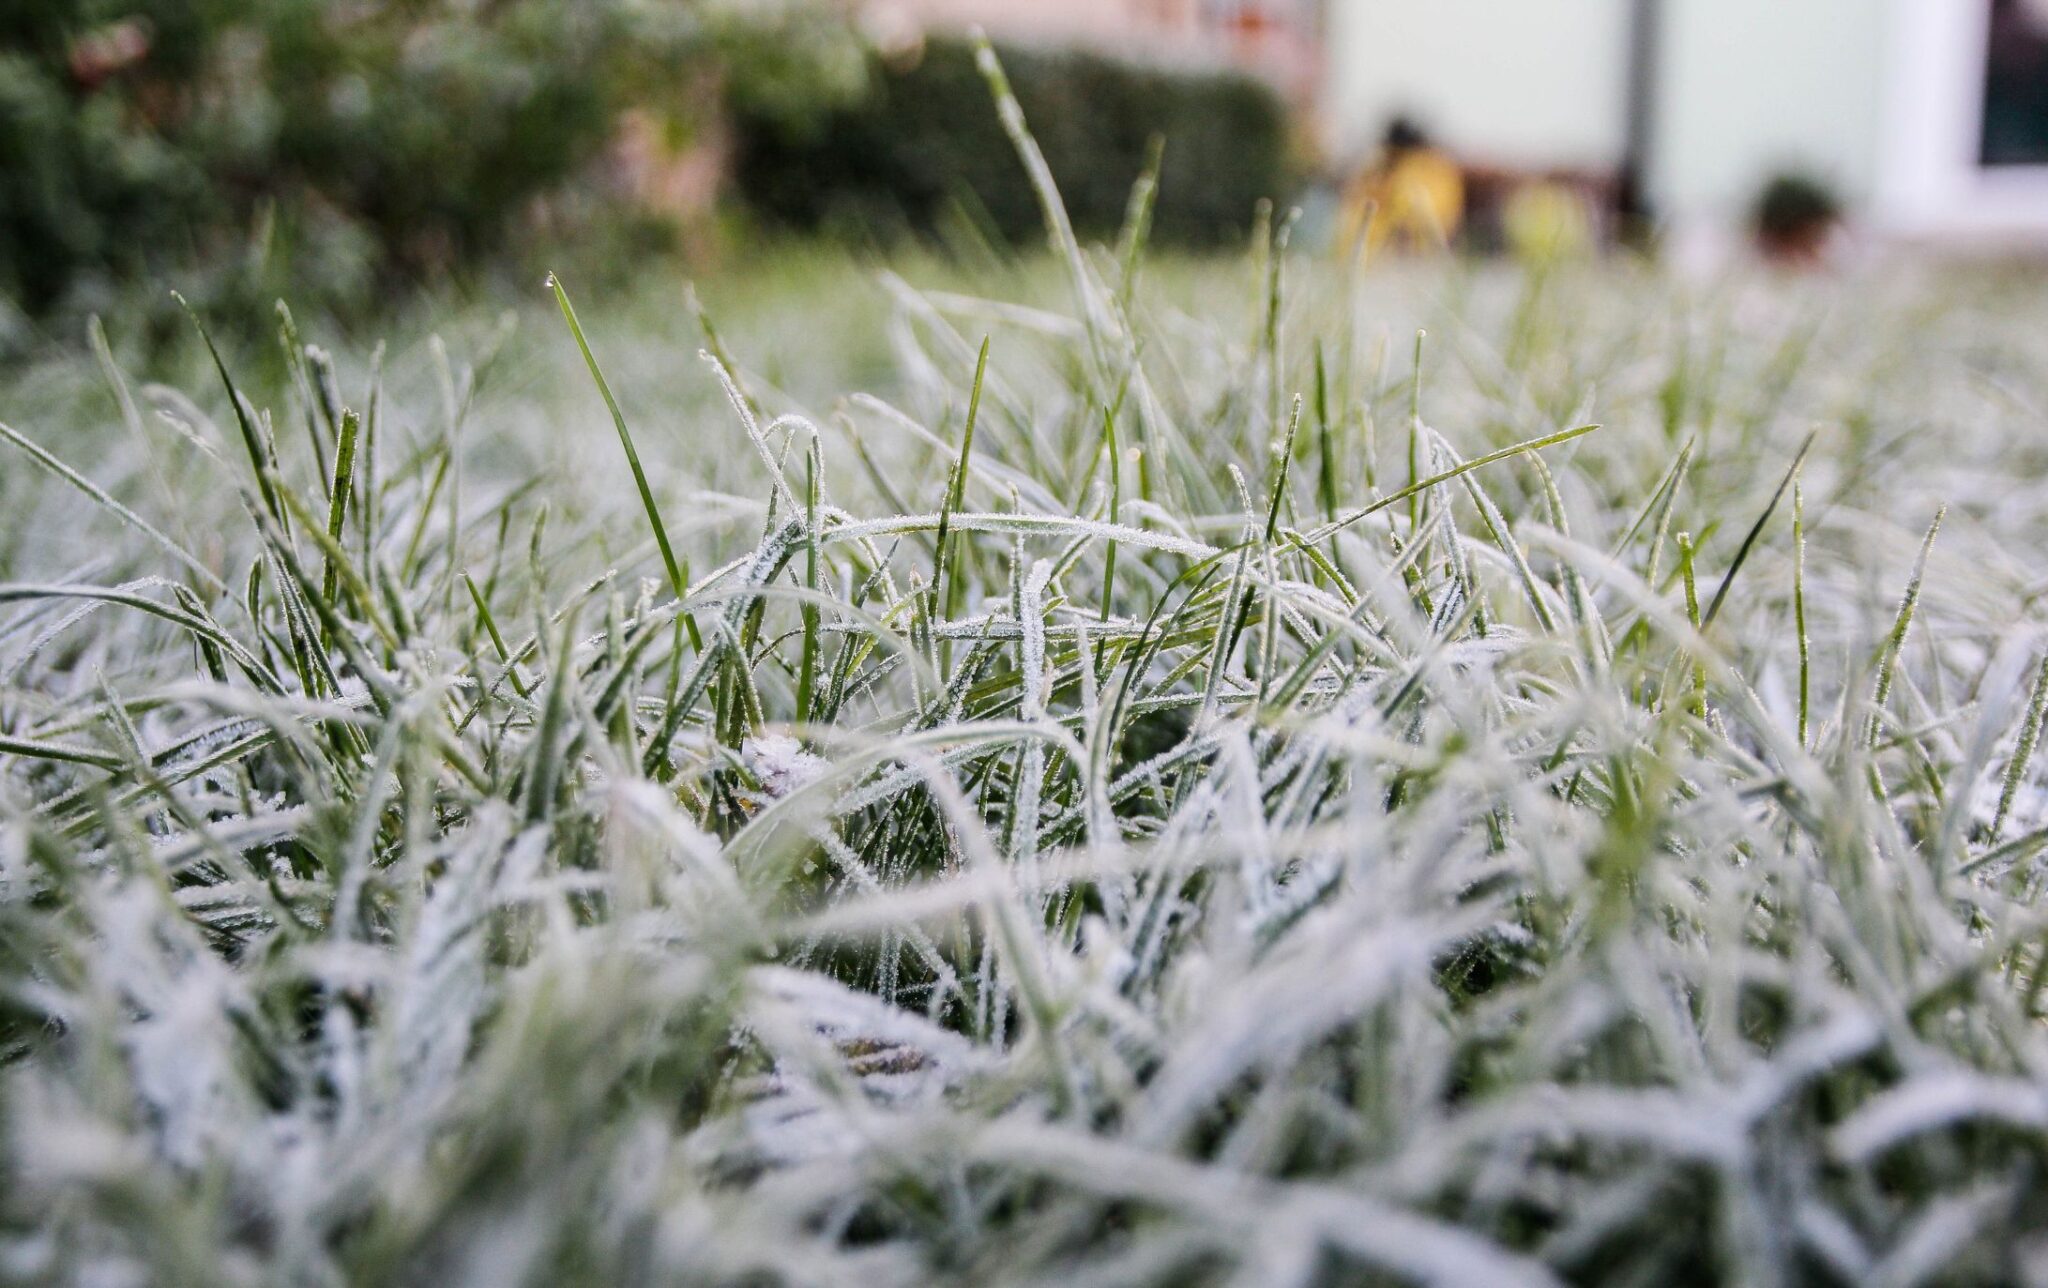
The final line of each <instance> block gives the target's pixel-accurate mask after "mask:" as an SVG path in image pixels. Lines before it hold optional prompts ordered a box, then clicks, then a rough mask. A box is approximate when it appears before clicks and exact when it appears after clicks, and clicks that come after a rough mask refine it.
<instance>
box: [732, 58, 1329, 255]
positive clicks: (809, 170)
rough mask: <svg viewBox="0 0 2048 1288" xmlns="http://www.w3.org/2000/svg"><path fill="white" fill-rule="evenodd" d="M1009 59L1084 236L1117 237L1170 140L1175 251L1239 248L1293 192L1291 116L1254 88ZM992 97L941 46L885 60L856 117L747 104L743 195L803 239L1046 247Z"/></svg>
mask: <svg viewBox="0 0 2048 1288" xmlns="http://www.w3.org/2000/svg"><path fill="white" fill-rule="evenodd" d="M1002 57H1003V64H1004V66H1005V68H1006V69H1007V70H1008V73H1009V77H1010V81H1011V84H1012V86H1013V88H1014V89H1015V91H1016V94H1017V99H1018V102H1019V103H1021V104H1022V106H1023V108H1024V112H1025V115H1026V116H1028V117H1029V118H1030V120H1031V122H1032V129H1033V132H1034V134H1035V135H1036V136H1037V139H1038V143H1039V146H1040V147H1041V148H1042V149H1043V150H1044V152H1045V156H1046V160H1047V162H1048V163H1049V164H1050V165H1051V167H1052V171H1053V174H1054V176H1055V178H1056V179H1057V180H1058V181H1059V185H1060V195H1061V197H1062V198H1063V199H1064V200H1065V203H1066V208H1067V211H1068V213H1069V214H1070V215H1071V217H1072V219H1073V221H1074V226H1075V228H1076V229H1077V230H1079V231H1080V232H1081V233H1082V234H1083V235H1106V234H1110V233H1113V232H1115V231H1116V230H1117V228H1118V226H1119V224H1120V223H1121V221H1122V220H1123V217H1124V214H1125V207H1126V205H1127V203H1128V201H1129V197H1130V191H1131V184H1132V182H1133V181H1134V180H1135V179H1136V178H1137V177H1138V176H1139V174H1140V173H1141V172H1142V171H1144V169H1145V168H1146V164H1147V160H1148V152H1149V149H1150V148H1151V146H1152V140H1153V138H1154V137H1155V136H1159V137H1163V138H1164V140H1165V143H1166V153H1165V164H1164V168H1163V171H1162V174H1161V177H1160V186H1159V193H1158V198H1157V203H1158V204H1157V211H1156V215H1155V218H1154V234H1155V236H1156V237H1157V238H1158V239H1159V240H1160V241H1161V242H1163V243H1168V244H1175V245H1186V246H1212V245H1217V244H1227V243H1231V242H1235V241H1238V240H1241V239H1242V237H1243V235H1244V230H1245V229H1246V228H1248V227H1249V226H1250V225H1251V222H1252V212H1253V208H1254V207H1255V206H1256V205H1257V203H1258V202H1259V200H1260V199H1261V198H1273V199H1281V198H1284V197H1286V196H1287V195H1288V193H1289V192H1290V191H1291V189H1292V186H1293V177H1292V175H1291V173H1290V169H1289V162H1290V141H1291V140H1290V134H1289V123H1288V114H1287V109H1286V106H1285V104H1284V103H1282V102H1281V100H1280V98H1279V97H1278V95H1277V94H1275V93H1274V92H1273V91H1272V90H1271V89H1270V88H1268V87H1267V86H1265V85H1264V84H1262V83H1260V82H1258V81H1256V80H1254V79H1252V78H1250V77H1247V76H1243V75H1238V74H1235V73H1225V72H1207V71H1187V70H1172V69H1165V68H1156V67H1145V66H1139V65H1136V64H1132V63H1128V62H1122V61H1119V60H1116V59H1112V58H1107V57H1104V56H1101V55H1098V54H1092V53H1086V52H1079V51H1058V52H1054V51H1045V50H1034V49H1005V50H1004V51H1003V55H1002ZM987 97H988V87H987V86H986V85H985V84H984V83H983V80H982V77H981V75H980V73H979V72H978V71H977V70H976V69H975V65H974V51H973V49H972V47H970V46H969V45H967V44H965V43H964V42H961V41H957V40H951V39H933V40H931V41H929V42H928V43H927V44H926V45H925V46H924V48H923V49H922V51H921V54H920V55H919V57H918V58H917V59H916V61H915V62H914V63H911V64H910V65H908V66H902V67H897V66H892V65H891V64H889V63H888V62H886V61H884V60H882V59H880V58H879V57H878V58H877V59H876V60H875V61H874V63H873V65H872V67H871V78H870V90H869V93H868V94H867V95H866V96H865V97H864V98H862V99H861V100H859V101H858V102H855V103H852V104H849V105H845V106H840V107H831V106H827V107H826V108H824V109H823V110H818V111H813V112H809V113H803V114H797V115H792V114H790V113H788V112H783V111H775V110H764V109H763V108H762V107H761V106H760V105H759V104H758V103H757V102H756V101H754V100H753V99H751V98H743V99H739V100H736V101H735V103H734V107H735V125H736V129H737V134H738V151H739V156H738V162H737V175H736V180H737V185H738V188H739V191H740V194H741V196H742V197H743V198H744V199H745V200H746V201H747V202H748V203H749V204H750V205H751V206H752V207H753V208H754V209H755V210H756V211H758V212H760V213H761V214H762V215H763V216H765V217H766V218H768V219H769V220H771V221H773V222H776V223H780V224H784V225H787V226H791V227H795V228H802V229H816V228H828V229H833V230H838V231H847V232H857V233H860V234H866V235H873V234H877V233H880V234H883V235H888V234H893V233H900V232H905V231H908V232H915V233H929V232H931V231H933V230H934V229H936V228H938V227H940V226H941V225H942V223H943V222H944V221H945V220H946V219H947V218H949V217H950V216H951V215H952V214H953V213H954V212H955V211H956V210H964V211H966V212H967V215H968V218H969V219H971V220H973V221H974V222H976V223H977V224H980V225H981V226H982V228H983V230H984V231H986V232H992V233H994V234H995V235H996V236H998V237H999V238H1001V239H1002V240H1005V241H1007V242H1009V243H1012V244H1016V245H1025V244H1036V243H1037V242H1038V241H1040V240H1041V239H1042V237H1043V228H1044V225H1043V223H1042V221H1041V219H1040V215H1039V208H1038V205H1037V200H1036V198H1035V197H1034V195H1033V193H1032V189H1031V185H1030V182H1029V181H1028V180H1027V179H1026V177H1025V176H1024V174H1023V173H1022V172H1021V171H1019V170H1018V168H1017V166H1016V163H1015V161H1014V159H1013V157H1012V155H1011V151H1010V147H1009V144H1008V141H1007V140H1006V139H1005V138H1004V136H1003V130H1002V127H1001V125H1000V124H999V123H998V121H997V120H996V118H995V116H994V115H993V114H991V113H990V112H989V111H988V108H987Z"/></svg>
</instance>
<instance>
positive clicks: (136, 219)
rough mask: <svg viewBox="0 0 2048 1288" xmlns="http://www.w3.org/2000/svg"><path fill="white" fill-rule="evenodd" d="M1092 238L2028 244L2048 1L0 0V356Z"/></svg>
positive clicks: (1772, 245)
mask: <svg viewBox="0 0 2048 1288" xmlns="http://www.w3.org/2000/svg"><path fill="white" fill-rule="evenodd" d="M977 26H979V27H982V28H984V29H986V31H987V32H988V33H989V35H990V36H991V38H993V39H994V40H995V41H996V42H997V45H998V47H999V49H1000V51H1001V53H1002V55H1003V58H1004V62H1005V65H1006V66H1007V68H1008V70H1009V74H1010V78H1011V80H1012V82H1013V84H1014V85H1015V88H1016V92H1017V94H1018V97H1019V99H1020V101H1021V102H1022V104H1023V106H1024V109H1025V111H1026V113H1027V115H1028V116H1029V118H1030V121H1031V123H1032V126H1033V128H1034V130H1035V131H1036V133H1037V135H1038V138H1039V140H1040V142H1041V144H1042V145H1043V147H1044V150H1045V152H1046V154H1047V156H1048V159H1049V161H1050V163H1051V165H1052V169H1053V171H1054V173H1055V174H1056V176H1057V177H1058V179H1059V182H1060V184H1061V187H1062V190H1063V193H1064V196H1065V198H1066V201H1067V203H1068V205H1069V207H1070V208H1071V211H1072V214H1073V217H1074V220H1075V223H1076V225H1077V226H1078V227H1079V228H1080V229H1081V231H1082V232H1083V233H1084V235H1095V236H1110V235H1114V234H1115V232H1116V230H1117V229H1118V228H1119V227H1120V225H1121V224H1122V223H1123V221H1124V218H1125V213H1126V209H1127V205H1128V201H1129V195H1130V191H1131V185H1132V182H1133V180H1134V179H1135V178H1136V177H1137V176H1138V175H1139V174H1140V173H1141V172H1143V171H1144V170H1145V169H1146V167H1147V166H1148V164H1150V162H1151V159H1152V157H1153V155H1154V153H1153V149H1154V148H1155V147H1156V146H1158V145H1159V143H1160V142H1162V141H1163V145H1164V149H1163V161H1162V163H1161V169H1160V186H1159V198H1158V206H1157V211H1156V215H1155V217H1154V220H1153V236H1154V240H1155V242H1156V243H1157V244H1159V245H1162V246H1164V247H1168V248H1185V249H1189V250H1193V251H1203V250H1210V249H1217V248H1228V247H1231V246H1233V245H1242V244H1244V243H1245V241H1246V240H1247V238H1248V237H1249V236H1250V230H1251V229H1252V228H1253V226H1254V219H1255V214H1254V212H1255V210H1256V209H1257V208H1258V206H1259V203H1260V202H1261V201H1262V200H1270V201H1272V202H1274V203H1275V209H1278V210H1281V211H1285V210H1287V209H1290V208H1294V207H1299V208H1300V209H1301V210H1302V211H1303V215H1302V218H1301V220H1300V222H1299V225H1298V226H1297V227H1296V228H1295V229H1294V231H1293V241H1292V245H1293V248H1294V250H1295V251H1296V252H1297V253H1300V254H1304V255H1321V256H1327V257H1331V258H1333V259H1336V260H1340V261H1345V262H1350V263H1359V262H1365V263H1367V264H1368V265H1369V264H1370V262H1371V261H1373V260H1375V259H1383V258H1386V257H1391V256H1402V255H1423V254H1443V253H1451V254H1461V255H1469V256H1493V255H1506V256H1522V257H1528V256H1536V257H1547V258H1554V257H1559V256H1579V257H1594V256H1599V255H1604V254H1612V253H1626V254H1644V255H1655V256H1662V257H1665V258H1667V259H1669V260H1671V261H1673V262H1675V263H1677V264H1679V265H1681V266H1682V267H1686V268H1690V269H1695V270H1705V271H1712V270H1713V269H1714V268H1715V267H1716V266H1717V265H1720V264H1724V263H1727V262H1729V261H1730V260H1732V259H1734V258H1735V257H1739V256H1748V257H1754V258H1760V259H1763V260H1765V261H1768V262H1770V263H1773V264H1778V265H1783V266H1787V267H1792V268H1815V267H1821V268H1825V267H1827V266H1829V265H1831V264H1836V263H1843V262H1856V261H1857V260H1858V259H1859V258H1861V257H1868V256H1871V255H1876V254H1881V253H1883V251H1884V250H1886V249H1887V248H1890V247H1895V246H1909V247H1913V248H1916V249H1917V248H1935V249H1937V250H1943V251H1949V250H1953V251H1958V252H1960V251H1978V250H1982V249H1986V248H1989V249H1995V250H1997V251H1999V252H2001V253H2011V252H2015V251H2022V252H2023V251H2030V250H2031V249H2032V248H2033V247H2035V246H2036V245H2048V0H1941V2H1940V3H1933V2H1930V0H1800V2H1799V3H1797V4H1784V3H1779V2H1776V0H1515V3H1511V4H1502V3H1499V0H30V2H28V3H22V2H20V0H17V2H16V3H13V4H9V5H6V6H4V7H0V354H10V353H20V352H23V351H25V350H29V349H32V348H34V347H35V346H36V345H37V344H38V343H41V342H43V341H44V340H45V339H46V338H47V337H48V336H50V335H53V334H55V335H63V336H67V337H75V336H76V335H77V334H78V332H77V329H76V324H77V323H78V322H79V321H81V320H82V318H83V317H84V316H85V315H86V314H88V313H109V312H113V311H117V310H118V311H120V312H121V313H122V315H123V317H124V318H128V319H133V321H131V322H130V323H129V326H130V329H131V330H137V329H139V330H140V331H141V332H143V333H144V335H145V337H146V336H147V335H149V334H153V333H158V332H166V333H167V332H168V331H170V330H172V329H174V328H175V327H176V326H177V321H176V314H175V312H174V311H173V308H172V306H170V305H168V304H167V303H166V302H165V299H164V296H165V288H166V287H170V286H176V287H177V288H179V289H180V290H182V291H184V292H185V293H186V294H187V295H188V296H190V297H192V298H193V299H194V300H195V301H196V302H197V303H198V304H199V305H200V306H201V307H202V308H203V309H204V310H205V311H207V312H208V314H209V315H210V316H212V317H214V318H215V319H217V321H218V322H219V323H220V324H222V325H227V326H233V325H234V323H235V319H238V318H241V319H249V320H251V321H253V322H254V323H255V324H256V325H258V326H263V325H267V324H268V318H269V311H270V302H271V301H272V300H273V299H274V298H276V297H279V296H284V297H287V298H289V299H290V300H291V301H292V302H293V304H294V306H295V307H297V308H300V309H302V310H306V311H317V312H320V313H322V314H324V315H327V316H330V317H335V318H340V319H350V318H357V319H365V318H375V317H377V316H379V315H381V314H384V313H387V312H388V311H389V310H390V309H391V308H392V307H393V306H394V305H398V304H402V303H404V302H405V301H406V300H407V299H408V298H410V297H411V296H413V295H414V294H416V293H417V292H419V291H420V290H421V289H422V288H430V289H453V290H457V291H469V290H476V289H481V287H480V286H479V284H480V283H485V282H488V281H491V280H496V279H500V278H504V279H508V280H509V279H517V280H521V281H524V280H525V278H526V277H527V276H531V277H532V280H533V281H538V276H537V274H538V272H539V271H540V269H541V268H542V267H543V266H553V267H566V268H568V269H570V270H571V271H574V272H577V273H578V274H579V276H580V277H581V278H582V279H584V280H586V281H591V282H592V283H593V284H602V283H604V282H606V281H616V280H622V279H624V278H628V277H631V278H636V279H637V278H640V277H642V276H644V274H645V273H646V271H647V269H648V267H649V266H650V265H651V264H673V265H675V266H677V268H678V270H679V271H681V272H684V273H689V274H714V275H715V274H719V273H722V272H736V271H741V270H743V269H744V268H745V267H746V266H748V265H750V264H752V263H755V262H757V261H758V259H759V257H760V256H761V255H763V254H767V253H771V252H772V251H773V250H774V248H776V247H779V246H784V245H787V244H788V243H790V242H792V241H802V242H804V243H805V244H806V245H816V244H821V243H822V244H827V245H832V246H840V247H851V248H854V249H857V250H859V251H861V252H872V251H876V250H880V251H882V252H884V253H891V252H893V251H894V250H896V249H897V248H901V247H904V246H916V247H920V248H927V249H928V248H937V250H938V251H939V253H941V254H948V255H986V254H990V253H994V254H999V255H1000V254H1007V253H1009V252H1011V251H1013V250H1018V249H1023V248H1029V247H1031V246H1034V245H1036V244H1037V243H1038V242H1040V241H1041V240H1042V232H1041V226H1040V221H1039V216H1038V213H1037V210H1036V207H1035V205H1034V203H1033V200H1032V196H1031V193H1030V189H1029V187H1028V186H1027V184H1026V182H1025V178H1024V176H1023V174H1022V172H1021V170H1020V168H1019V167H1018V165H1017V163H1016V160H1015V157H1014V155H1013V153H1012V151H1011V149H1010V148H1009V146H1008V144H1007V143H1006V142H1005V140H1004V138H1003V136H1002V133H1001V129H1000V126H999V123H998V121H997V118H996V114H995V112H994V110H993V109H992V107H991V105H990V100H989V95H988V91H987V87H986V86H985V84H984V83H983V81H982V79H981V77H980V75H979V74H978V73H977V72H976V70H975V68H974V64H973V56H972V48H971V45H970V44H969V42H968V38H967V33H968V32H969V31H971V30H972V29H973V28H974V27H977Z"/></svg>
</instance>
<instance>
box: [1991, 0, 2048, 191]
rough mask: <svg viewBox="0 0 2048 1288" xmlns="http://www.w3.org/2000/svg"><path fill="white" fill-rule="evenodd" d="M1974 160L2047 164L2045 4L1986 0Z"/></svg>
mask: <svg viewBox="0 0 2048 1288" xmlns="http://www.w3.org/2000/svg"><path fill="white" fill-rule="evenodd" d="M1977 163H1978V164H1979V165H1982V166H1985V167H1994V166H2018V165H2048V3H2043V2H2042V0H1991V21H1990V23H1989V24H1988V25H1987V30H1986V34H1985V42H1984V110H1983V117H1982V124H1981V125H1980V126H1979V129H1978V139H1977Z"/></svg>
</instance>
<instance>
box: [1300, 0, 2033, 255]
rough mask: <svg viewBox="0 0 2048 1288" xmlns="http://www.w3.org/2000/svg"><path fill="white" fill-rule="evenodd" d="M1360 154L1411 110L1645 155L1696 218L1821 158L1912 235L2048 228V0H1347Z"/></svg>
mask: <svg viewBox="0 0 2048 1288" xmlns="http://www.w3.org/2000/svg"><path fill="white" fill-rule="evenodd" d="M1324 22H1325V24H1326V26H1325V32H1326V42H1325V45H1324V54H1325V57H1326V58H1327V59H1328V71H1327V73H1326V76H1325V80H1324V92H1323V96H1322V106H1323V111H1324V114H1325V120H1326V125H1327V127H1328V129H1329V132H1330V134H1331V137H1332V139H1333V141H1334V143H1335V145H1336V148H1337V150H1338V151H1339V152H1340V154H1348V155H1353V156H1357V155H1363V153H1364V152H1365V151H1367V150H1368V149H1369V148H1370V145H1371V142H1372V140H1373V139H1374V138H1375V137H1376V136H1377V133H1378V131H1379V130H1380V129H1382V128H1383V126H1384V123H1385V122H1386V121H1387V120H1388V119H1390V118H1391V117H1392V116H1394V115H1395V114H1397V113H1400V114H1407V115H1409V116H1412V117H1414V118H1416V119H1418V120H1420V121H1422V122H1424V123H1425V124H1427V125H1428V126H1429V127H1430V128H1431V129H1432V131H1433V132H1434V133H1435V134H1436V135H1437V136H1438V137H1439V139H1440V140H1441V141H1442V142H1443V143H1444V144H1445V145H1446V146H1448V147H1450V148H1452V149H1454V150H1455V151H1457V152H1458V153H1459V154H1460V155H1461V156H1464V157H1467V158H1470V159H1472V160H1474V161H1476V162H1478V163H1481V164H1492V165H1499V166H1505V167H1515V168H1520V169H1527V170H1542V169H1551V168H1558V169H1575V170H1602V169H1605V170H1609V171H1612V172H1615V173H1620V172H1622V171H1624V170H1625V169H1627V168H1628V167H1629V166H1630V165H1631V164H1633V165H1634V166H1635V167H1636V168H1637V169H1638V172H1639V179H1640V184H1641V188H1642V191H1643V193H1644V195H1646V196H1647V198H1648V201H1649V204H1650V207H1651V209H1652V210H1653V211H1654V212H1655V213H1656V214H1658V215H1659V216H1660V217H1663V218H1665V219H1667V220H1670V221H1672V222H1674V223H1678V224H1681V225H1683V224H1685V223H1688V222H1694V223H1707V222H1719V223H1723V224H1725V223H1727V222H1728V221H1730V220H1732V219H1736V218H1739V217H1740V216H1741V215H1742V214H1743V213H1744V212H1745V211H1746V210H1747V208H1748V206H1749V203H1750V202H1751V201H1753V200H1754V198H1755V196H1756V194H1757V192H1758V191H1759V190H1760V189H1761V187H1762V186H1763V184H1764V183H1765V182H1766V180H1767V179H1769V178H1770V177H1772V176H1773V175H1776V174H1782V173H1788V172H1792V173H1801V174H1806V175H1810V176H1812V177H1815V178H1818V179H1820V180H1822V181H1824V182H1825V183H1827V184H1828V185H1830V186H1831V187H1832V188H1834V189H1835V190H1836V191H1837V192H1839V193H1840V194H1841V195H1842V197H1843V198H1844V199H1845V201H1846V202H1847V204H1848V207H1849V209H1850V210H1851V211H1852V212H1853V213H1854V214H1855V215H1857V216H1858V217H1859V218H1860V219H1861V220H1862V221H1863V222H1864V223H1866V224H1867V225H1869V226H1871V227H1874V228H1877V229H1879V230H1882V231H1888V232H1892V233H1896V234H1899V235H1902V236H1909V237H1919V236H1938V237H1973V236H1979V237H2022V236H2023V237H2028V238H2037V237H2042V236H2048V0H1426V2H1418V0H1328V4H1327V9H1326V13H1325V15H1324Z"/></svg>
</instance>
